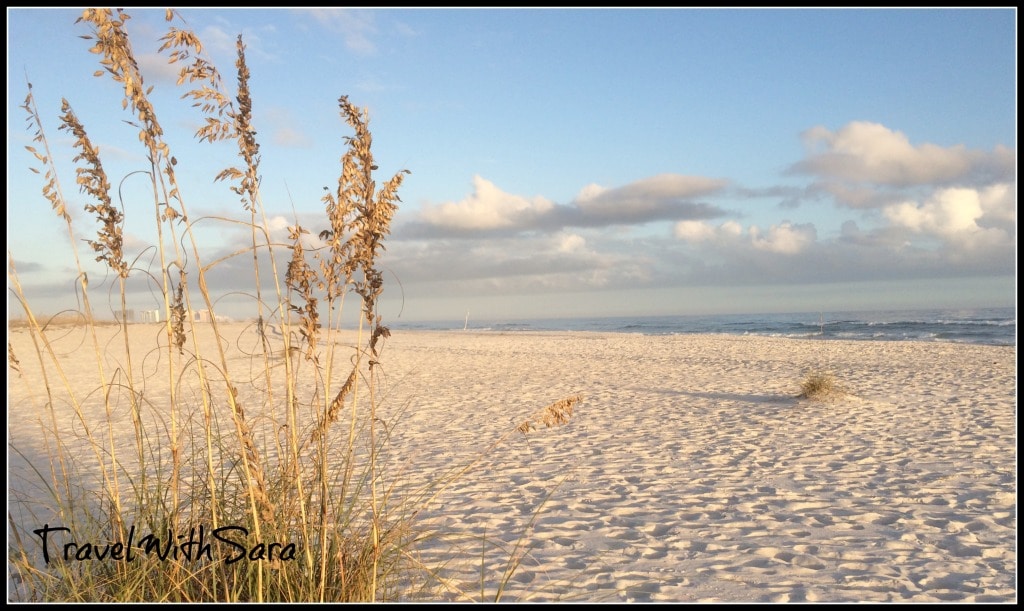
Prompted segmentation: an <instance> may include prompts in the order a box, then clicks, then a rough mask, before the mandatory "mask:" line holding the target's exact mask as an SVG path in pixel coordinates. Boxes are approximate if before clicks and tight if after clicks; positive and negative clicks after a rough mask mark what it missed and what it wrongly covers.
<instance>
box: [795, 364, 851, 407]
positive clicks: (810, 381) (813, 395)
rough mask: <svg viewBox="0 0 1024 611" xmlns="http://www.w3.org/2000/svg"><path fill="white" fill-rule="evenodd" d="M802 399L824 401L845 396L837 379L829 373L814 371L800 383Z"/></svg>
mask: <svg viewBox="0 0 1024 611" xmlns="http://www.w3.org/2000/svg"><path fill="white" fill-rule="evenodd" d="M800 391H801V392H800V395H799V397H800V398H801V399H812V400H815V401H823V400H826V399H831V398H835V397H838V396H841V395H842V394H843V391H842V389H841V388H840V387H839V384H838V382H836V377H835V375H833V374H832V373H831V372H827V371H812V372H810V373H808V374H807V375H806V376H805V377H804V379H803V380H802V381H801V382H800Z"/></svg>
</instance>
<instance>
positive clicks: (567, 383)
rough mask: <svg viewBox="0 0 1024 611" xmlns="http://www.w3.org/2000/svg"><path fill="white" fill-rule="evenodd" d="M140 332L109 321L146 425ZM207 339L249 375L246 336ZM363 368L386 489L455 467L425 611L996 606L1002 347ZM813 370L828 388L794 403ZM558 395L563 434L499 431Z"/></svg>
mask: <svg viewBox="0 0 1024 611" xmlns="http://www.w3.org/2000/svg"><path fill="white" fill-rule="evenodd" d="M161 329H162V328H161V327H160V326H159V325H156V326H151V325H134V326H133V327H132V341H133V342H139V348H138V350H137V352H133V354H134V355H138V358H137V359H136V361H135V362H133V367H134V368H135V369H136V370H137V371H138V372H139V375H140V377H144V378H145V379H146V384H147V387H146V396H147V397H148V398H150V400H151V402H150V403H147V406H148V408H149V409H151V410H154V411H157V412H158V411H159V409H160V405H159V400H158V397H160V396H161V393H165V392H166V388H167V385H168V381H167V380H166V377H167V376H166V375H165V374H164V375H161V374H160V368H159V359H160V358H161V356H160V354H161V351H160V350H158V349H157V343H156V342H157V340H158V338H159V337H160V334H161ZM104 332H105V333H107V334H108V336H107V338H106V340H105V341H106V342H108V343H107V344H105V345H109V346H111V347H112V348H111V349H112V350H115V349H116V348H117V346H118V342H120V341H122V340H121V339H120V338H116V339H115V338H114V334H115V332H116V329H114V328H108V329H106V330H105V331H104ZM221 332H222V335H223V336H224V337H226V338H230V340H231V341H228V342H225V346H226V347H227V349H228V350H229V353H230V354H229V363H231V366H233V367H235V366H237V367H238V368H239V369H240V370H244V371H245V372H246V373H245V375H249V371H248V369H246V368H248V367H249V364H248V361H247V359H246V357H244V355H243V354H242V352H240V351H241V350H244V349H245V347H246V346H247V345H248V346H251V345H252V344H253V343H254V342H253V339H254V337H255V333H254V331H253V329H252V328H251V327H247V326H245V325H243V324H240V323H234V324H231V325H226V326H224V327H222V329H221ZM8 337H9V340H10V342H11V347H12V348H13V350H14V352H15V354H16V355H17V357H18V359H19V361H20V364H21V371H20V372H18V371H14V370H12V369H8V388H7V390H8V440H9V442H10V443H13V444H14V445H15V446H17V447H18V448H19V449H20V450H21V452H22V454H23V455H19V454H14V453H11V452H9V455H10V464H11V466H10V469H11V471H10V473H9V475H10V476H11V479H10V482H11V484H10V485H11V486H12V487H13V489H9V499H11V498H18V499H30V498H33V497H34V496H35V495H36V493H37V492H38V491H33V490H27V489H18V486H25V483H24V482H25V481H26V479H30V478H31V476H32V472H31V470H30V465H28V464H27V463H33V466H35V467H36V468H37V469H39V470H40V471H41V472H44V473H46V472H48V471H49V464H48V463H47V462H44V461H45V456H46V453H45V444H44V439H43V435H42V432H41V430H40V421H42V422H43V423H44V425H45V426H49V423H48V422H47V420H46V419H47V418H48V416H46V410H45V409H43V406H45V397H44V396H43V394H42V393H41V388H42V383H41V382H40V380H39V379H38V377H37V376H38V366H33V364H32V361H33V360H34V349H33V348H32V344H31V339H30V337H29V335H28V333H27V332H26V331H24V330H20V329H12V330H11V331H10V332H9V334H8ZM164 341H165V340H164ZM202 341H204V342H208V344H206V346H207V348H206V350H207V351H208V352H210V351H212V348H211V346H212V337H207V338H203V340H202ZM83 342H84V343H83ZM55 346H57V350H58V352H59V353H60V354H62V357H61V358H62V359H63V362H65V363H66V364H67V369H68V371H69V372H70V373H69V378H70V380H71V381H70V384H71V385H72V386H75V385H76V384H80V385H81V388H83V389H88V388H92V387H95V384H94V383H92V384H91V385H90V382H89V381H88V380H89V379H95V366H94V365H93V364H92V360H91V359H89V358H83V357H82V355H83V352H82V351H83V350H85V351H86V354H87V353H88V350H89V348H88V342H86V341H85V338H84V332H82V331H77V332H76V331H74V330H71V331H69V332H68V334H67V335H66V336H65V337H63V338H62V339H60V340H57V341H55ZM133 351H134V348H133ZM30 355H32V356H31V358H30ZM76 359H77V360H76ZM379 361H380V366H381V368H382V369H381V370H380V371H381V372H382V373H383V374H384V385H383V386H382V393H381V395H380V396H379V397H378V398H379V401H380V412H379V415H380V417H381V418H382V420H383V421H385V422H387V423H388V426H389V427H390V428H389V430H390V437H389V439H390V441H389V444H388V447H387V451H386V456H387V458H388V461H389V462H388V468H389V469H390V470H392V471H391V472H393V473H394V474H395V476H396V477H397V478H398V479H400V480H401V481H403V482H404V483H405V484H409V485H412V484H415V483H417V482H426V481H431V480H433V479H437V478H439V477H441V476H442V475H443V474H444V473H447V472H450V471H451V470H452V469H458V468H460V467H462V466H466V465H471V464H472V467H471V468H470V469H468V470H467V471H466V472H465V473H463V474H462V475H461V476H460V477H459V478H457V479H456V480H455V481H454V482H453V483H452V484H451V485H450V486H448V487H447V488H446V489H445V490H444V491H443V492H442V493H441V494H440V495H439V496H438V497H437V498H436V502H435V503H434V504H433V505H431V506H430V507H429V508H428V509H427V510H426V511H425V512H424V514H423V516H422V519H423V520H424V522H423V524H424V525H425V526H429V527H430V528H432V529H435V530H437V531H438V532H440V533H442V534H444V535H445V536H439V537H437V538H436V539H433V540H432V543H429V544H426V545H424V546H423V548H422V549H420V550H418V551H417V554H418V556H419V557H420V558H421V560H422V561H423V562H424V563H425V564H427V565H432V566H437V565H439V564H441V563H442V561H443V563H444V568H443V570H441V571H440V575H441V576H442V577H443V578H444V579H445V580H446V583H447V584H448V588H446V591H444V592H442V593H439V594H438V598H439V599H441V600H453V601H455V600H479V599H481V598H484V599H488V598H489V599H492V600H493V599H494V598H495V597H496V595H497V594H498V593H499V592H500V599H501V600H502V601H506V602H545V601H578V602H590V601H593V602H619V601H637V602H698V601H705V602H748V601H749V602H804V601H806V602H862V601H863V602H874V601H879V602H883V601H889V602H905V601H909V602H1015V601H1016V599H1017V547H1016V546H1017V543H1016V542H1017V530H1016V528H1017V522H1016V511H1017V503H1016V499H1017V440H1016V409H1017V404H1016V368H1015V365H1016V347H1002V346H978V345H965V344H953V343H939V342H893V341H886V342H873V341H831V340H830V341H812V340H797V339H782V338H768V337H750V336H727V335H676V336H645V335H638V334H603V333H583V332H579V333H532V332H513V333H499V332H472V331H449V332H428V331H416V332H411V331H395V332H394V333H393V334H392V336H391V337H390V338H389V339H387V340H386V341H385V343H384V348H383V351H382V353H381V355H380V357H379ZM122 365H123V363H122ZM817 368H827V369H828V370H831V371H832V372H834V374H835V377H836V380H837V381H838V382H839V384H840V385H841V386H842V387H843V389H844V390H845V393H846V394H845V395H843V396H839V397H834V398H832V399H830V400H828V401H812V400H808V399H800V398H797V395H798V394H799V392H800V381H801V380H802V379H803V377H804V375H805V374H806V373H807V372H809V371H811V370H813V369H817ZM107 371H108V375H110V372H111V371H113V368H112V367H108V369H107ZM236 373H237V372H236ZM34 376H36V377H34ZM90 376H92V377H91V378H90ZM50 382H51V384H59V381H56V380H54V379H51V380H50ZM575 395H579V396H581V397H582V401H581V402H580V403H579V404H578V405H576V406H575V410H574V413H573V415H572V417H571V419H570V420H569V422H568V423H566V424H564V425H562V426H556V427H553V428H544V427H543V426H542V425H541V426H538V427H537V430H533V431H529V432H527V433H522V432H518V431H516V427H517V426H518V425H520V424H521V423H522V422H523V421H524V420H527V419H529V418H531V417H532V416H533V415H534V414H535V413H536V412H538V410H541V409H543V408H544V407H545V406H546V405H549V404H551V403H553V402H556V401H558V400H561V399H564V398H566V397H571V396H575ZM85 403H86V404H87V405H91V406H94V407H95V409H96V410H99V411H97V412H96V413H93V414H91V415H90V416H89V417H92V418H95V420H96V421H97V422H106V419H105V418H106V417H105V416H104V414H103V413H102V408H101V407H96V406H98V403H96V402H95V401H92V402H90V401H86V402H85ZM63 408H64V406H62V409H63ZM89 409H93V407H90V408H89ZM248 409H249V410H250V413H251V410H253V409H255V408H254V407H249V408H248ZM153 421H154V422H156V421H159V418H158V417H156V416H155V415H154V416H153ZM61 422H63V423H64V424H66V425H67V426H69V427H73V428H78V425H77V424H75V423H74V419H73V418H71V417H68V418H67V419H64V420H61ZM118 426H122V427H124V434H123V439H124V440H125V443H126V444H129V445H130V443H131V442H132V439H133V433H132V432H131V424H130V422H129V421H128V419H127V418H125V419H124V421H123V422H121V423H120V424H119V425H118ZM478 459H479V461H478V462H475V463H474V461H477V460H478ZM403 485H404V484H403ZM14 492H17V494H13V493H14ZM9 509H10V504H9ZM18 515H22V514H18ZM457 535H458V536H461V535H472V536H467V537H463V538H462V539H459V538H458V536H457ZM517 544H519V545H518V546H517ZM510 557H513V558H515V559H516V560H517V561H518V565H517V567H516V570H515V571H514V572H513V573H511V576H510V578H508V580H507V583H502V582H503V574H504V573H505V569H506V567H507V566H508V563H509V558H510ZM481 563H483V565H484V568H485V571H484V574H485V578H484V583H483V584H482V586H481Z"/></svg>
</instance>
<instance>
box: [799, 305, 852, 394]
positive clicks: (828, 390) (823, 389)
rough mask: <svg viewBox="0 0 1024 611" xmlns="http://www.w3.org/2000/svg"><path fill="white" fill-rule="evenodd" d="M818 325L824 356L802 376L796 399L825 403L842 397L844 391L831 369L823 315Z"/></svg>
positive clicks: (820, 315)
mask: <svg viewBox="0 0 1024 611" xmlns="http://www.w3.org/2000/svg"><path fill="white" fill-rule="evenodd" d="M818 325H819V327H820V331H819V336H820V338H821V339H820V341H821V342H822V344H821V345H822V353H823V355H824V356H823V357H822V358H821V359H820V361H819V363H818V365H817V366H816V367H814V368H813V369H811V370H810V371H808V372H807V373H806V374H805V375H804V378H803V380H801V381H800V394H799V395H798V397H799V398H801V399H811V400H814V401H826V400H829V399H835V398H838V397H841V396H843V395H844V394H845V391H844V390H843V389H842V388H841V387H840V385H839V383H838V381H837V379H836V376H835V374H834V373H833V371H832V369H831V363H832V359H831V346H830V345H829V343H828V340H827V339H825V315H824V313H821V314H819V316H818Z"/></svg>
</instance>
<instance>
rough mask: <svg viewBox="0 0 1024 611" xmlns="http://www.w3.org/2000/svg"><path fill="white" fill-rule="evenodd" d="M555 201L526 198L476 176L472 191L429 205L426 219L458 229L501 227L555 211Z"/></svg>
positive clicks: (423, 213)
mask: <svg viewBox="0 0 1024 611" xmlns="http://www.w3.org/2000/svg"><path fill="white" fill-rule="evenodd" d="M554 207H555V204H554V203H552V202H551V201H550V200H547V199H545V198H543V197H539V196H538V197H533V198H526V197H521V196H518V195H511V194H509V193H505V192H504V191H502V190H501V189H499V188H498V187H496V186H495V185H494V183H492V182H491V181H489V180H487V179H485V178H482V177H481V176H474V177H473V193H472V194H471V195H470V196H469V197H467V198H466V199H464V200H462V201H460V202H457V203H455V202H451V203H445V204H441V205H438V206H429V205H428V206H426V207H424V209H423V212H422V215H421V216H422V218H423V220H425V221H426V222H427V223H430V224H434V225H445V226H448V227H453V228H456V229H463V230H466V229H469V230H487V229H502V228H507V227H513V226H518V225H521V224H524V223H527V224H528V223H529V222H530V221H531V220H532V219H534V218H536V217H537V216H539V215H543V214H545V213H548V212H550V211H552V210H553V209H554Z"/></svg>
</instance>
